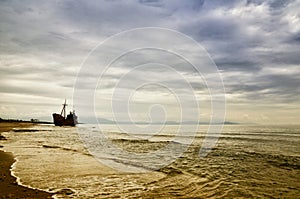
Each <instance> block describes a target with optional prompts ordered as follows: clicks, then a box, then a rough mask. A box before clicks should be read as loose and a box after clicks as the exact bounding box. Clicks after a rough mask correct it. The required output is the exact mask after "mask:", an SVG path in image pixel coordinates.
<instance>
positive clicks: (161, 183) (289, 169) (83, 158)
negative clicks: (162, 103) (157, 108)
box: [1, 125, 300, 199]
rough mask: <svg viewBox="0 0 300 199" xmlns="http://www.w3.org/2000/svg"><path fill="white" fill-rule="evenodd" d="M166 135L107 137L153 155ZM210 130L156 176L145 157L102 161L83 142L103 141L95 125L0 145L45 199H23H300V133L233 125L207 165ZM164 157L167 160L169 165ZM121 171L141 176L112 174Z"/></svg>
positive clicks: (41, 129)
mask: <svg viewBox="0 0 300 199" xmlns="http://www.w3.org/2000/svg"><path fill="white" fill-rule="evenodd" d="M133 129H134V128H133ZM165 129H166V130H165V131H164V132H161V133H160V134H155V135H151V136H150V135H147V136H145V135H144V139H143V136H142V135H141V134H138V132H132V133H131V134H125V133H122V132H118V130H117V129H116V128H114V127H112V126H109V125H107V126H104V129H102V132H105V135H106V136H107V137H108V138H109V139H110V141H111V142H110V144H111V145H114V146H115V147H117V148H120V149H123V150H126V151H128V152H135V153H141V154H147V152H149V151H156V150H158V149H164V147H165V146H167V145H168V144H170V143H173V142H172V141H171V140H173V139H174V129H175V126H168V127H166V128H165ZM187 129H188V128H187ZM206 130H207V126H201V127H200V129H199V132H198V134H197V135H196V136H195V138H194V142H193V143H192V144H190V146H189V147H188V148H187V150H186V151H185V152H184V153H183V154H182V155H181V156H180V157H179V158H177V159H176V160H175V161H174V162H172V163H170V164H169V165H165V166H163V167H161V168H159V169H157V170H155V171H154V170H151V168H153V167H154V166H155V165H156V164H158V162H155V161H154V162H153V161H151V160H150V159H149V158H147V156H146V155H145V158H144V159H135V158H128V157H126V156H124V154H118V153H117V151H113V149H114V148H111V149H110V150H109V151H112V154H108V153H106V154H105V153H103V154H102V156H101V157H100V156H99V158H100V159H95V158H94V157H93V156H92V155H91V153H90V151H88V150H87V148H86V145H85V144H84V143H83V141H82V139H81V138H80V136H79V135H81V136H82V135H89V136H93V135H94V136H93V137H94V138H95V137H96V135H99V134H100V131H99V130H98V129H97V128H96V125H78V127H76V128H72V127H54V126H53V125H35V126H26V127H17V128H15V129H14V130H13V131H11V132H6V133H3V134H4V136H5V137H7V141H1V145H3V149H4V150H5V151H9V152H12V153H13V154H14V156H15V157H16V158H17V160H18V161H17V164H14V165H13V169H12V173H13V174H14V175H15V176H17V177H18V183H19V184H22V185H24V186H26V187H34V188H37V189H39V190H44V191H45V192H39V193H38V194H46V195H45V196H43V195H40V196H39V195H38V194H36V193H35V191H36V190H32V189H27V190H28V193H31V192H32V191H33V192H32V194H35V195H28V196H25V195H22V193H21V192H20V195H19V196H20V198H22V197H24V198H26V197H27V198H32V197H33V198H39V197H41V198H45V197H48V196H50V195H47V194H49V193H52V194H54V197H56V198H82V199H85V198H297V197H298V196H299V195H300V182H299V177H300V149H299V141H300V128H299V126H255V125H252V126H243V125H227V126H225V127H224V130H223V133H222V135H221V136H220V138H219V140H218V143H217V145H216V146H215V147H214V148H213V150H212V151H211V152H210V153H209V154H208V156H207V157H205V158H200V157H199V149H200V148H201V143H202V141H203V138H204V137H205V132H206ZM181 139H182V141H184V140H185V138H184V137H182V138H180V137H179V138H178V139H177V141H178V143H179V144H175V148H174V152H175V151H176V146H178V147H180V146H181V144H180V140H181ZM109 155H110V156H109ZM161 155H162V157H161V158H160V159H161V160H164V159H166V158H167V156H164V154H163V153H161ZM101 158H102V160H101ZM107 160H109V161H107ZM9 165H11V163H10V164H9ZM116 165H119V166H120V168H121V166H123V167H124V168H131V169H136V171H138V172H126V171H122V170H118V169H115V168H112V167H111V166H116ZM7 174H9V173H8V171H7ZM5 181H6V180H5ZM19 188H23V187H22V186H17V184H16V183H15V184H14V185H13V187H12V190H14V189H19ZM47 192H48V193H47ZM1 193H2V192H1ZM14 193H15V192H14ZM25 193H26V194H27V191H26V192H25ZM12 198H14V197H12Z"/></svg>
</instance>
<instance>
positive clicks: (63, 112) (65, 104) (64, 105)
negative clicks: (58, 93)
mask: <svg viewBox="0 0 300 199" xmlns="http://www.w3.org/2000/svg"><path fill="white" fill-rule="evenodd" d="M62 105H63V108H62V110H61V113H60V114H61V115H63V114H64V118H66V106H68V104H67V100H66V99H65V103H63V104H62Z"/></svg>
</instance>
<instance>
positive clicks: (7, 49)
mask: <svg viewBox="0 0 300 199" xmlns="http://www.w3.org/2000/svg"><path fill="white" fill-rule="evenodd" d="M299 8H300V1H299V0H294V1H293V0H236V1H235V0H207V1H205V0H193V1H192V0H187V1H182V0H172V1H171V0H170V1H163V0H139V1H138V0H126V1H125V0H124V1H122V0H120V1H116V0H106V1H100V0H99V1H96V0H94V1H92V0H76V1H75V0H73V1H72V0H64V1H63V0H61V1H60V0H55V1H54V0H53V1H46V0H45V1H40V0H35V1H33V0H23V1H14V0H1V1H0V41H1V42H0V71H1V73H0V76H1V78H0V108H1V112H0V117H2V118H21V119H30V118H39V119H43V120H49V121H51V120H52V119H51V114H52V113H53V112H59V111H60V109H61V103H62V102H63V101H64V99H65V98H67V100H69V102H70V104H72V98H73V90H74V85H75V81H76V76H77V73H78V72H79V70H80V67H81V63H82V62H83V61H84V59H85V58H86V57H87V55H88V53H89V52H90V51H91V50H92V49H93V48H94V47H95V46H96V45H98V44H99V43H100V42H102V41H104V40H105V39H107V38H108V37H110V36H112V35H114V34H117V33H120V32H122V31H126V30H130V29H133V28H142V27H161V28H168V29H172V30H175V31H179V32H181V33H183V34H185V35H187V36H189V37H191V38H192V39H194V40H195V41H197V42H198V43H199V44H200V45H202V46H203V47H204V48H205V49H206V50H207V52H208V53H209V56H210V57H211V58H212V60H213V61H214V62H215V63H216V66H217V67H218V71H219V72H220V73H221V75H222V78H223V82H224V87H225V91H226V100H227V103H226V112H227V114H226V115H227V116H226V120H227V121H234V122H246V123H270V124H279V123H297V122H298V121H299V117H300V12H299ZM134 39H135V38H132V40H133V41H134ZM127 42H130V41H127ZM119 45H126V44H115V45H114V46H112V47H111V49H108V50H107V51H108V52H107V53H108V54H109V53H110V52H111V51H113V49H114V48H118V46H119ZM156 53H157V52H156ZM142 54H143V56H146V57H147V56H153V52H148V51H143V52H142ZM143 56H139V55H138V54H136V55H135V56H128V57H127V58H126V60H123V61H120V62H118V63H117V64H116V66H114V67H112V68H110V71H108V73H107V75H106V76H104V77H103V79H102V80H101V81H102V83H103V85H104V87H103V88H101V89H98V90H97V91H96V93H97V94H96V96H97V100H96V101H97V102H98V104H96V108H97V110H96V112H97V115H98V116H99V117H101V118H106V119H112V111H111V109H110V108H107V106H106V104H108V103H109V102H110V101H111V95H110V94H109V93H110V92H111V90H112V89H113V88H114V87H115V84H114V82H115V80H116V79H118V78H119V77H122V76H123V75H124V74H125V73H126V72H128V68H130V67H133V66H132V65H131V64H133V63H135V62H136V60H135V59H138V58H141V57H143ZM166 56H168V55H166ZM130 58H131V59H130ZM163 59H164V60H168V57H163ZM133 60H134V61H133ZM170 60H172V59H170ZM170 65H172V63H171V61H170ZM128 66H130V67H128ZM176 66H178V63H177V65H176V64H174V70H176V71H177V70H179V71H180V72H179V73H180V74H185V76H186V78H187V79H188V80H190V83H191V85H192V87H193V90H194V92H195V93H196V94H197V96H196V97H197V100H199V103H200V104H202V106H203V107H202V109H201V111H200V112H201V114H200V115H201V116H203V118H204V119H203V120H207V119H208V118H209V117H210V116H209V115H210V112H209V108H210V107H209V103H208V101H207V100H208V99H206V97H205V96H206V94H207V91H205V85H204V83H203V81H202V79H201V77H200V76H199V77H197V76H195V73H194V71H192V70H191V68H190V67H189V66H188V64H186V63H185V64H184V63H182V64H180V68H179V67H177V68H176ZM136 73H137V74H139V75H136V76H132V77H130V76H128V78H129V79H130V81H129V82H127V83H128V84H126V85H127V86H134V85H135V84H136V83H137V82H140V79H143V78H144V76H146V77H147V78H149V79H150V78H151V79H155V78H159V77H166V78H168V80H169V81H168V83H169V84H170V83H172V82H173V84H172V88H174V89H175V90H176V89H178V92H180V93H182V92H183V89H182V90H180V89H181V88H182V84H181V83H180V81H178V79H177V78H176V77H177V76H176V75H169V76H168V74H173V72H172V71H169V70H167V69H164V70H163V69H161V68H160V65H159V64H154V65H151V66H148V70H147V72H146V74H145V70H140V71H138V70H137V72H136ZM85 75H86V78H87V79H88V78H89V77H91V76H93V72H92V71H91V73H86V74H85ZM143 75H144V76H143ZM170 85H171V84H170ZM123 87H124V88H123V91H124V92H126V86H124V84H123ZM81 89H85V86H84V85H82V88H81ZM140 90H141V92H137V93H136V95H134V96H133V98H134V101H135V102H137V103H136V105H135V107H134V108H133V109H132V113H131V114H132V117H133V118H135V119H137V120H140V121H143V120H148V119H149V118H147V117H149V112H148V110H149V106H150V109H151V107H152V108H153V105H155V106H154V107H156V108H157V107H158V109H157V111H155V112H157V113H158V114H156V115H153V116H154V118H152V119H154V120H155V121H160V120H163V118H160V117H159V116H161V115H165V114H166V113H163V112H161V111H162V109H160V105H163V106H166V107H168V108H169V109H170V110H171V112H168V113H167V115H168V117H167V120H172V121H178V117H177V116H174V115H178V114H179V112H180V110H179V109H178V105H176V103H178V102H177V101H176V98H174V96H172V95H166V93H170V91H169V90H168V89H167V88H163V87H161V86H160V85H151V86H149V85H148V86H147V85H146V86H144V87H142V88H140ZM86 91H87V92H88V91H89V88H86ZM70 106H71V105H70ZM69 108H71V107H69ZM75 108H76V105H75ZM190 108H192V107H190ZM154 109H155V108H154ZM118 110H119V109H117V111H118ZM120 110H121V109H120ZM78 115H79V118H80V117H81V118H83V120H84V118H86V117H88V116H87V115H85V114H84V113H83V112H82V113H81V114H80V113H78ZM187 120H192V118H188V119H187Z"/></svg>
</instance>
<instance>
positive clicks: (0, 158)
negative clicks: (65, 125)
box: [0, 122, 52, 199]
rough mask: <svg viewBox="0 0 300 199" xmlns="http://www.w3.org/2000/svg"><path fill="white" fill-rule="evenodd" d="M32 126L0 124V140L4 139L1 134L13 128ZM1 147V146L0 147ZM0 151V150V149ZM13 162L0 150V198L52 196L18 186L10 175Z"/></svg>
mask: <svg viewBox="0 0 300 199" xmlns="http://www.w3.org/2000/svg"><path fill="white" fill-rule="evenodd" d="M32 125H33V124H30V123H19V122H3V123H0V140H5V139H6V138H5V137H4V136H2V135H1V133H2V132H7V131H10V130H11V129H13V128H16V127H17V128H20V127H21V128H22V127H29V126H32ZM0 147H2V146H0ZM0 149H1V148H0ZM14 162H15V159H14V157H13V155H12V154H11V153H7V152H4V151H1V150H0V198H3V199H4V198H6V199H7V198H38V199H39V198H43V199H44V198H51V196H52V194H50V193H48V192H44V191H40V190H36V189H30V188H27V187H24V186H20V185H18V183H17V182H16V178H15V177H14V176H12V175H11V172H10V168H11V165H12V164H13V163H14Z"/></svg>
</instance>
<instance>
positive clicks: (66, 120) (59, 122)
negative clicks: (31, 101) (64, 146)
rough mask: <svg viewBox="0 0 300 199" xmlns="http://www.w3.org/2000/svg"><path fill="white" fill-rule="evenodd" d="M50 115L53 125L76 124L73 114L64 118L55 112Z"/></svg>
mask: <svg viewBox="0 0 300 199" xmlns="http://www.w3.org/2000/svg"><path fill="white" fill-rule="evenodd" d="M52 116H53V121H54V125H55V126H76V124H77V121H76V118H74V116H73V117H67V118H64V117H63V116H61V115H60V114H57V113H53V115H52Z"/></svg>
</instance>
